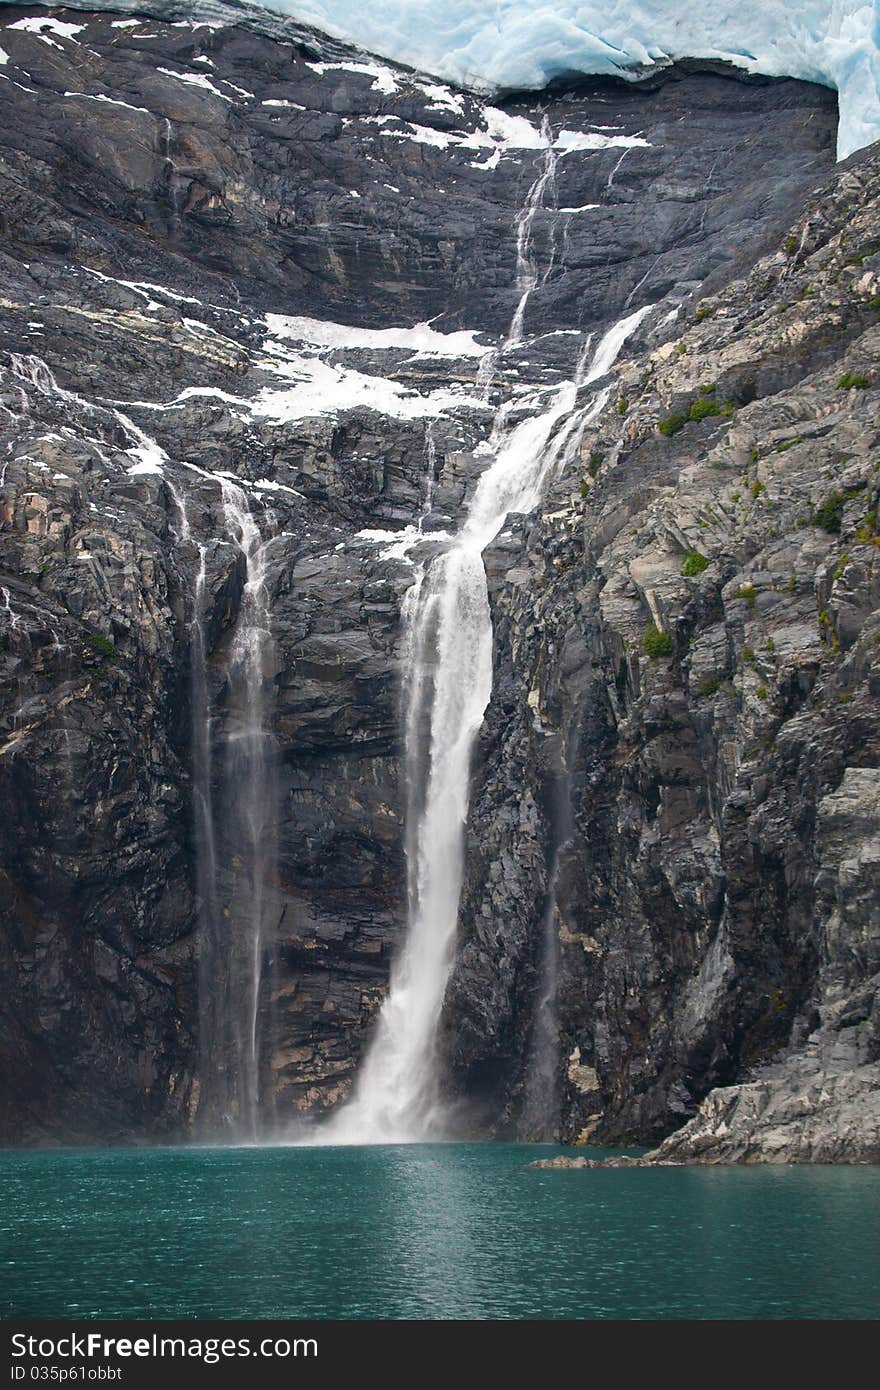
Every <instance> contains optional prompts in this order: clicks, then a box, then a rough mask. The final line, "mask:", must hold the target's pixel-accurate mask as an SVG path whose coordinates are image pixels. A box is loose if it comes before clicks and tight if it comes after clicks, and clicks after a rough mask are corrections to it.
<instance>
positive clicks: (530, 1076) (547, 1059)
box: [518, 719, 579, 1141]
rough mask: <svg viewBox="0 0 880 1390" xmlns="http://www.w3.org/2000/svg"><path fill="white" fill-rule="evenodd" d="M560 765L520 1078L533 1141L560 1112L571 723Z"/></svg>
mask: <svg viewBox="0 0 880 1390" xmlns="http://www.w3.org/2000/svg"><path fill="white" fill-rule="evenodd" d="M560 742H561V747H560V763H561V766H560V767H559V768H558V770H557V775H556V778H555V785H554V789H553V796H552V803H551V811H550V819H551V827H550V833H551V838H552V845H553V853H552V858H551V861H550V877H549V879H548V883H547V900H546V903H545V907H544V918H543V922H542V930H541V950H540V958H539V961H538V989H537V998H536V1001H535V1010H534V1014H533V1017H532V1028H531V1035H530V1037H529V1043H528V1051H527V1055H526V1064H525V1069H524V1075H523V1101H522V1110H521V1113H520V1117H519V1126H518V1129H519V1135H520V1137H521V1138H523V1139H526V1140H531V1141H539V1140H551V1139H555V1138H556V1136H557V1131H558V1128H559V1113H560V1102H561V1094H560V1084H559V1083H560V1060H561V1059H560V1036H559V1012H558V1000H559V880H560V871H561V867H562V859H563V856H564V854H565V851H566V848H567V846H568V845H569V844H570V842H571V838H572V835H573V833H574V816H573V814H572V804H571V772H572V766H573V764H574V761H575V759H576V757H577V750H578V745H579V736H578V726H577V722H576V720H575V719H572V721H571V723H570V724H569V726H568V728H566V729H565V730H564V732H563V733H562V735H561V739H560Z"/></svg>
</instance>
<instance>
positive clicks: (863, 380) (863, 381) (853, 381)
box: [837, 372, 871, 391]
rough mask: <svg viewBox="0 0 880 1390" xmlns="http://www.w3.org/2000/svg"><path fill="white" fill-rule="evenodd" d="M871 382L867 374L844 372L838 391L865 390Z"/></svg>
mask: <svg viewBox="0 0 880 1390" xmlns="http://www.w3.org/2000/svg"><path fill="white" fill-rule="evenodd" d="M870 384H871V383H870V382H869V381H868V378H867V377H866V376H859V375H858V374H853V373H852V372H844V374H843V376H842V377H841V378H840V379H839V381H838V383H837V389H838V391H864V390H866V389H867V387H868V386H870Z"/></svg>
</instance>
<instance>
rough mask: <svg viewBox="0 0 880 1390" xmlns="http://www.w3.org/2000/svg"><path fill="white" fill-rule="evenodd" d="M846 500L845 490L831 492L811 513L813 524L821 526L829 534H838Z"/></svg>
mask: <svg viewBox="0 0 880 1390" xmlns="http://www.w3.org/2000/svg"><path fill="white" fill-rule="evenodd" d="M846 500H847V494H846V493H845V492H832V494H831V496H830V497H826V498H825V501H824V502H823V503H822V505H821V507H819V508H818V509H817V510H816V511H815V512H814V513H813V525H814V526H821V528H822V530H823V531H827V532H828V534H829V536H839V535H840V525H841V520H842V518H843V508H844V504H845V503H846Z"/></svg>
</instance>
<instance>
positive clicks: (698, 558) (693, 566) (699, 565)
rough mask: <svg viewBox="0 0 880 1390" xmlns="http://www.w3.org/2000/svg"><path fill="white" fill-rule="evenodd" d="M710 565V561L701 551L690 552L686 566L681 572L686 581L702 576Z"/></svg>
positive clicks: (686, 559)
mask: <svg viewBox="0 0 880 1390" xmlns="http://www.w3.org/2000/svg"><path fill="white" fill-rule="evenodd" d="M708 565H709V561H708V560H707V559H706V557H705V555H703V554H702V552H701V551H699V550H689V551H688V553H687V555H685V557H684V564H683V565H682V567H681V572H682V574H683V575H684V577H685V579H693V578H694V576H695V575H698V574H702V573H703V570H704V569H707V568H708Z"/></svg>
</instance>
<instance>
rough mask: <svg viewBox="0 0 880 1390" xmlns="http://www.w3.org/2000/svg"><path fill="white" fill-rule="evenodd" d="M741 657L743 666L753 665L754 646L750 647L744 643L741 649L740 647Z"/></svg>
mask: <svg viewBox="0 0 880 1390" xmlns="http://www.w3.org/2000/svg"><path fill="white" fill-rule="evenodd" d="M742 659H743V665H744V666H754V664H755V649H754V647H750V646H748V645H746V646H745V647H743V649H742Z"/></svg>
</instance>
